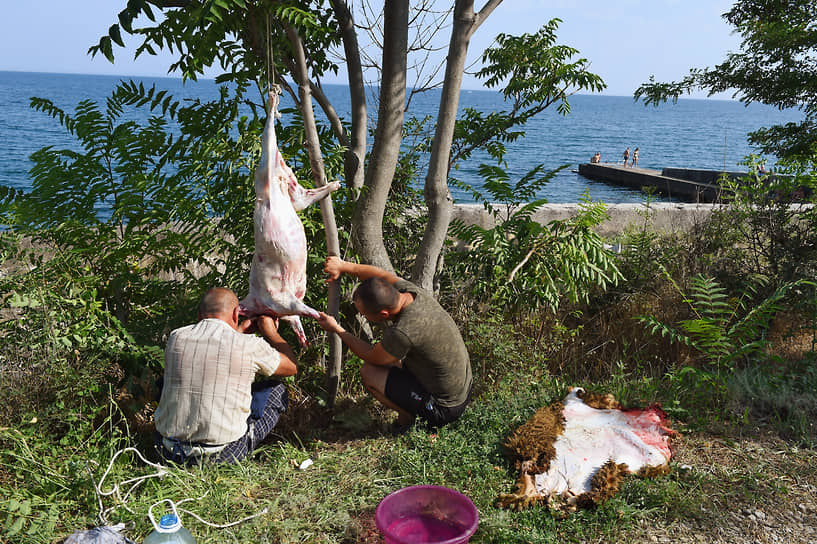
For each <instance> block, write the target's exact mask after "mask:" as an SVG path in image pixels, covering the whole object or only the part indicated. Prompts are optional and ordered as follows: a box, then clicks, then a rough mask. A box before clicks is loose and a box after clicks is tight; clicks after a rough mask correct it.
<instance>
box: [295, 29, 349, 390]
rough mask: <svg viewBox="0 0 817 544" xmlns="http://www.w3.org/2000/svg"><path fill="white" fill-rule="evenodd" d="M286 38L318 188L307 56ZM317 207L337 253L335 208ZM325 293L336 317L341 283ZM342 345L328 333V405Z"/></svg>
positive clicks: (321, 178)
mask: <svg viewBox="0 0 817 544" xmlns="http://www.w3.org/2000/svg"><path fill="white" fill-rule="evenodd" d="M287 37H288V38H289V41H290V43H291V44H292V50H293V52H294V56H295V67H296V73H295V74H294V75H295V77H296V79H297V83H298V95H299V97H300V106H301V108H300V109H301V114H302V115H303V118H304V133H305V135H306V149H307V152H308V153H309V164H310V166H311V167H312V177H313V178H314V180H315V185H317V186H318V187H321V186H323V185H325V184H326V174H325V170H324V165H323V155H322V153H321V144H320V138H319V136H318V128H317V126H316V125H315V114H314V112H313V110H312V94H311V90H310V84H309V72H308V71H307V67H306V57H305V55H304V49H303V44H302V43H301V38H300V36H298V32H297V31H296V30H295V29H293V28H287ZM320 206H321V215H322V216H323V226H324V231H325V232H326V250H327V253H329V255H335V256H340V243H339V241H338V228H337V225H336V224H335V211H334V208H333V207H332V197H331V195H330V196H327V197H326V198H324V199H322V200H321V201H320ZM327 296H328V302H327V310H326V311H327V313H328V314H330V315H332V316H333V317H335V318H336V319H337V317H338V310H339V308H340V282H337V281H333V282H330V283H329V286H328V295H327ZM342 348H343V345H342V343H341V340H340V336H338V335H337V334H334V333H331V334H329V363H328V364H327V373H326V374H327V376H326V378H327V384H326V385H327V393H328V395H329V404H330V405H333V404H334V403H335V397H336V396H337V393H338V385H339V384H340V370H341V362H342V360H341V356H342V354H343V351H342Z"/></svg>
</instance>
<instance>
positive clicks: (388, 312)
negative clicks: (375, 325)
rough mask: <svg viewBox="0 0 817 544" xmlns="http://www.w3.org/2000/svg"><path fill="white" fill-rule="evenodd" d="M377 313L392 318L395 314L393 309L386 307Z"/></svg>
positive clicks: (385, 317)
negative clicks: (392, 311)
mask: <svg viewBox="0 0 817 544" xmlns="http://www.w3.org/2000/svg"><path fill="white" fill-rule="evenodd" d="M377 315H378V316H380V317H382V318H383V319H390V318H391V316H392V315H394V314H392V313H391V310H387V309H385V308H384V309H382V310H380V311H379V312H377Z"/></svg>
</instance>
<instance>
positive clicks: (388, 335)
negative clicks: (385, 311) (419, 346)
mask: <svg viewBox="0 0 817 544" xmlns="http://www.w3.org/2000/svg"><path fill="white" fill-rule="evenodd" d="M380 345H382V346H383V349H385V350H386V351H387V352H388V353H389V355H391V356H392V357H394V358H396V359H403V357H405V356H406V355H407V354H408V352H409V349H411V340H410V339H409V337H408V336H406V334H405V333H404V332H403V331H401V330H399V329H397V328H395V327H389V328H387V329H386V330H385V331H384V332H383V340H381V341H380Z"/></svg>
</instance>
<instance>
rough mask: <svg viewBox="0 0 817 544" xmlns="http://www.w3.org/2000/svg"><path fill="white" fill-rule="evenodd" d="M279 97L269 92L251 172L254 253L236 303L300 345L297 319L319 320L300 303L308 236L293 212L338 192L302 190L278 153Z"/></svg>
mask: <svg viewBox="0 0 817 544" xmlns="http://www.w3.org/2000/svg"><path fill="white" fill-rule="evenodd" d="M277 117H280V114H279V113H278V93H277V92H271V93H270V97H269V114H268V116H267V122H266V124H265V126H264V133H263V137H262V140H261V146H262V148H261V160H260V163H259V164H258V168H257V169H256V171H255V213H254V216H253V221H254V224H255V226H254V232H255V254H254V255H253V260H252V265H251V268H250V292H249V294H248V295H247V296H246V298H244V300H242V301H241V303H240V310H241V314H242V315H244V316H247V317H253V316H256V315H262V314H267V315H272V316H275V317H280V318H281V319H283V320H285V321H287V322H289V324H290V325H291V326H292V328H293V329H294V330H295V333H296V335H297V336H298V341H299V342H300V343H301V345H303V346H305V345H306V335H305V334H304V330H303V327H302V326H301V320H300V316H308V317H312V318H318V317H319V314H318V312H317V310H314V309H313V308H310V307H309V306H307V305H306V304H304V302H303V298H304V294H306V252H307V250H306V234H305V233H304V226H303V223H301V219H300V218H299V217H298V214H297V213H296V212H298V211H300V210H302V209H304V208H306V207H307V206H309V205H310V204H312V203H314V202H316V201H318V200H320V199H322V198H324V197H325V196H327V195H328V194H330V193H331V192H332V191H335V190H337V189H339V188H340V183H338V182H337V181H333V182H331V183H327V184H326V185H324V186H322V187H319V188H317V189H305V188H304V187H303V186H301V184H300V183H298V179H297V178H296V177H295V174H294V173H293V172H292V169H290V168H289V166H287V164H286V162H284V158H283V157H282V156H281V153H280V151H279V150H278V140H277V138H276V135H275V119H276V118H277Z"/></svg>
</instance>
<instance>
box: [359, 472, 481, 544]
mask: <svg viewBox="0 0 817 544" xmlns="http://www.w3.org/2000/svg"><path fill="white" fill-rule="evenodd" d="M374 519H375V523H376V524H377V528H378V529H380V532H381V533H383V536H384V537H385V539H386V544H464V543H465V542H468V539H469V538H471V535H473V534H474V532H475V531H476V530H477V525H478V524H479V512H477V507H476V506H474V503H473V502H471V499H469V498H468V497H466V496H465V495H463V494H462V493H460V492H459V491H455V490H453V489H449V488H447V487H441V486H437V485H416V486H413V487H405V488H403V489H399V490H397V491H395V492H394V493H392V494H390V495H389V496H387V497H386V498H385V499H383V500H382V501H380V504H378V505H377V510H375V513H374Z"/></svg>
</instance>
